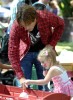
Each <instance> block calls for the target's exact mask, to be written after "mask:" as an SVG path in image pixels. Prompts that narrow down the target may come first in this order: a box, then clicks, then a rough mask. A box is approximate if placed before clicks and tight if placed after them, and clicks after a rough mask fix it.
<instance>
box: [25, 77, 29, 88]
mask: <svg viewBox="0 0 73 100" xmlns="http://www.w3.org/2000/svg"><path fill="white" fill-rule="evenodd" d="M24 85H25V86H26V87H28V85H30V80H29V79H26V80H24Z"/></svg>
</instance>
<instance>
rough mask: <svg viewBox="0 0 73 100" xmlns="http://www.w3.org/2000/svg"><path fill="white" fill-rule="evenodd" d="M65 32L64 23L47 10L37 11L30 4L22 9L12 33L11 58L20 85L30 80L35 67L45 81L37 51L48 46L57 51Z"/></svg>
mask: <svg viewBox="0 0 73 100" xmlns="http://www.w3.org/2000/svg"><path fill="white" fill-rule="evenodd" d="M52 27H53V28H54V30H53V31H52ZM63 30H64V21H63V19H61V18H59V17H58V16H56V15H54V14H52V13H50V12H48V11H46V10H38V11H36V10H35V8H34V7H32V6H30V5H25V6H24V5H22V7H20V9H19V10H18V12H17V14H16V20H15V21H14V22H13V25H12V27H11V30H10V37H9V47H8V56H9V60H10V63H11V64H12V67H13V69H14V70H15V72H16V75H17V77H18V79H19V80H20V83H21V85H22V84H23V82H24V80H25V79H31V74H32V65H33V64H34V65H35V68H36V72H37V77H38V79H43V78H44V76H43V69H42V66H41V64H40V62H39V61H38V60H37V55H38V52H39V51H40V50H41V49H43V48H44V47H45V46H46V45H51V46H52V47H53V48H54V49H55V46H56V44H57V42H58V41H59V40H60V38H61V35H62V33H63ZM39 89H40V90H41V89H42V87H39Z"/></svg>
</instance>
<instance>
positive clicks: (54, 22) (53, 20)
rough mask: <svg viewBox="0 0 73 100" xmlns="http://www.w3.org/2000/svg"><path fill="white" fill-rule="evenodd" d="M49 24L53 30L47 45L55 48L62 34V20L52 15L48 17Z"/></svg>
mask: <svg viewBox="0 0 73 100" xmlns="http://www.w3.org/2000/svg"><path fill="white" fill-rule="evenodd" d="M49 23H50V26H51V27H53V28H54V32H53V34H52V37H51V40H50V43H49V44H50V45H52V46H53V47H55V45H56V44H57V42H58V41H59V40H60V38H61V36H62V34H63V31H64V20H63V19H62V18H60V17H58V16H56V15H54V14H53V15H50V19H49Z"/></svg>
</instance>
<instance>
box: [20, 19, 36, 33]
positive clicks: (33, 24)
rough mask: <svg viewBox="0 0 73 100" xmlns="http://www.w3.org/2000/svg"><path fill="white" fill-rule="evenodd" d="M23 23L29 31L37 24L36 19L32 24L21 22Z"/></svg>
mask: <svg viewBox="0 0 73 100" xmlns="http://www.w3.org/2000/svg"><path fill="white" fill-rule="evenodd" d="M21 25H22V26H23V27H24V28H25V30H27V31H29V32H30V31H32V30H33V29H34V27H35V25H36V19H35V20H34V22H32V23H31V24H29V25H25V23H24V22H21Z"/></svg>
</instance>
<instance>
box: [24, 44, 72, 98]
mask: <svg viewBox="0 0 73 100" xmlns="http://www.w3.org/2000/svg"><path fill="white" fill-rule="evenodd" d="M38 60H39V61H40V62H41V64H42V66H43V67H44V68H45V69H46V70H48V72H47V74H46V76H45V78H44V79H41V80H25V82H24V84H25V85H29V84H36V85H45V84H47V83H48V82H49V81H50V80H52V81H53V84H54V90H53V92H55V93H64V94H67V95H68V96H73V82H72V81H71V80H70V79H69V77H68V75H67V72H66V70H65V69H64V68H63V67H62V66H61V65H60V64H59V62H57V61H56V53H55V51H54V50H53V48H52V47H50V46H46V47H45V48H44V49H43V50H41V51H40V53H39V55H38Z"/></svg>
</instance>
